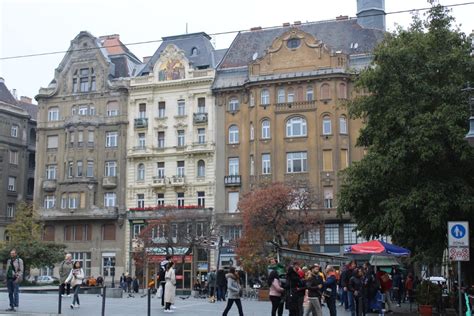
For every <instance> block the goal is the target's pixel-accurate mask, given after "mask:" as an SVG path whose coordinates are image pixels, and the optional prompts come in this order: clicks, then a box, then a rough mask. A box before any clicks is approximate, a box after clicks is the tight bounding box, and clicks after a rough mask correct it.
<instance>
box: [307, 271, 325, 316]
mask: <svg viewBox="0 0 474 316" xmlns="http://www.w3.org/2000/svg"><path fill="white" fill-rule="evenodd" d="M319 269H320V267H319V265H318V264H315V265H314V266H313V267H312V269H311V275H310V277H309V278H308V280H306V288H307V289H308V300H309V308H308V310H307V312H306V314H305V316H308V315H309V314H311V315H313V316H322V315H323V311H322V309H321V289H322V288H323V282H324V281H323V278H322V277H321V275H320V274H319Z"/></svg>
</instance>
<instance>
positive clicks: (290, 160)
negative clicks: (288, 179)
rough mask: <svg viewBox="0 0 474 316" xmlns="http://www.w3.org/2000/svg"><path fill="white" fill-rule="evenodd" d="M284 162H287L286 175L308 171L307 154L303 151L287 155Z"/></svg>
mask: <svg viewBox="0 0 474 316" xmlns="http://www.w3.org/2000/svg"><path fill="white" fill-rule="evenodd" d="M286 161H287V165H286V166H287V167H286V170H287V172H288V173H296V172H307V171H308V166H307V153H306V152H305V151H302V152H294V153H287V154H286Z"/></svg>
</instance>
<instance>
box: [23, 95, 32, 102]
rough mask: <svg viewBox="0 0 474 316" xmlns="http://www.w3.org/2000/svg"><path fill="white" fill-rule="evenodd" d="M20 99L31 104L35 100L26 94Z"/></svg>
mask: <svg viewBox="0 0 474 316" xmlns="http://www.w3.org/2000/svg"><path fill="white" fill-rule="evenodd" d="M20 101H21V102H23V103H29V104H31V101H33V100H32V99H31V98H29V97H25V96H24V95H22V96H21V97H20Z"/></svg>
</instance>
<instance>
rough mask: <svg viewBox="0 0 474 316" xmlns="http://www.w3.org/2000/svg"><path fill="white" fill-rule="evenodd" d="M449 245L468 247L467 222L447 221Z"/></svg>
mask: <svg viewBox="0 0 474 316" xmlns="http://www.w3.org/2000/svg"><path fill="white" fill-rule="evenodd" d="M448 244H449V247H450V248H451V247H469V223H468V222H448Z"/></svg>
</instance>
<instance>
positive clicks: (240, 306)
mask: <svg viewBox="0 0 474 316" xmlns="http://www.w3.org/2000/svg"><path fill="white" fill-rule="evenodd" d="M234 302H235V305H237V309H238V310H239V316H244V312H243V311H242V302H241V301H240V298H229V299H228V300H227V306H226V307H225V310H224V313H222V316H227V313H228V312H229V310H230V308H231V307H232V304H234Z"/></svg>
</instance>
